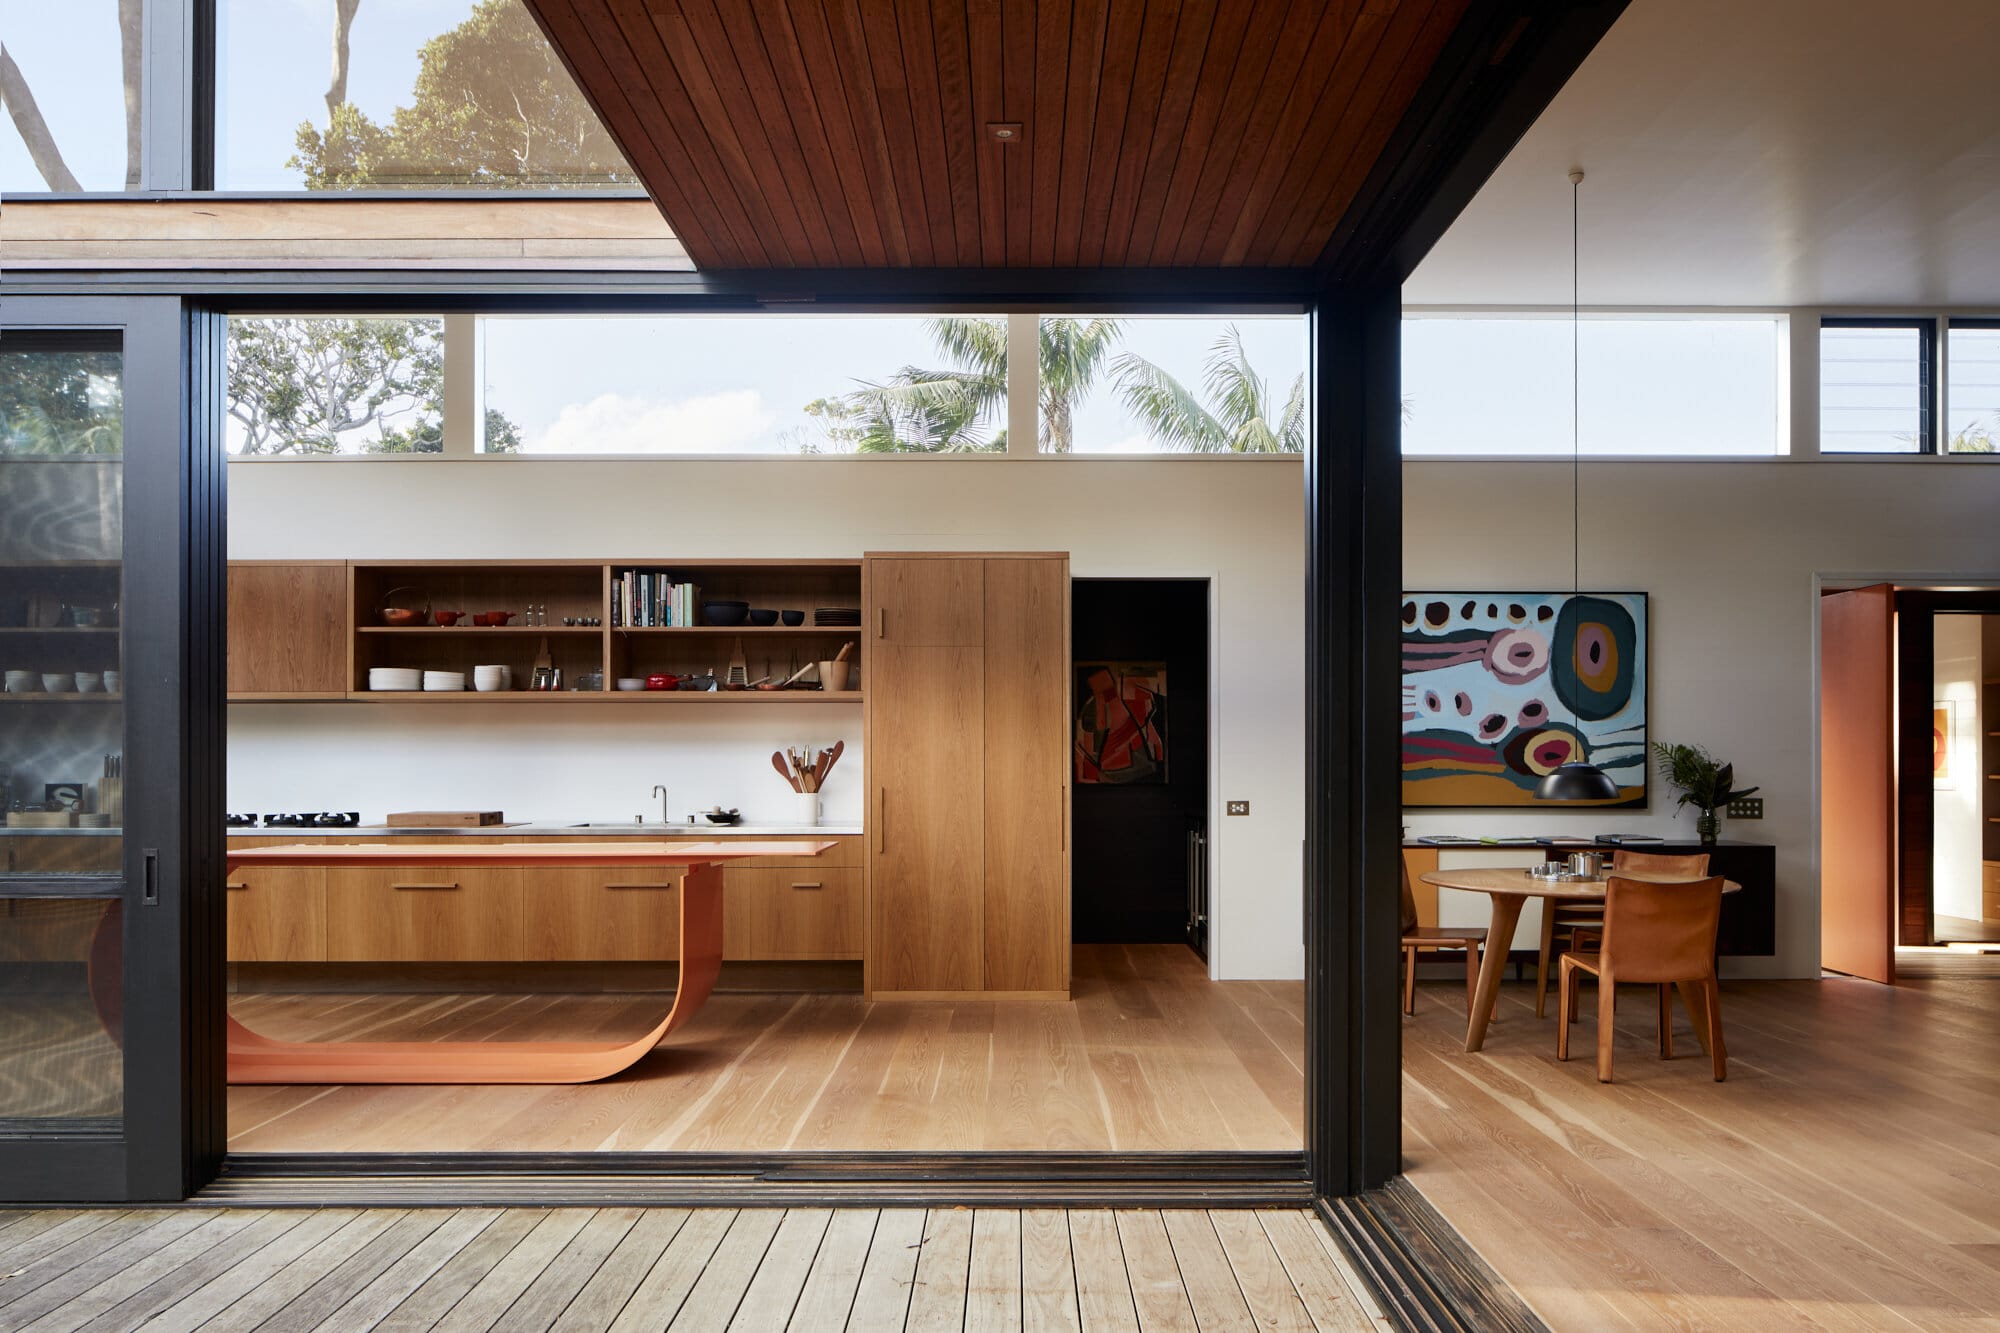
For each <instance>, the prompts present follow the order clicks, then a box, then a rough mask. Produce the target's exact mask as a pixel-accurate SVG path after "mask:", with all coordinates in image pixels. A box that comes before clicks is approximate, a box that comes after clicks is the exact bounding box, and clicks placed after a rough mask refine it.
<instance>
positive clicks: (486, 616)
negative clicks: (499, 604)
mask: <svg viewBox="0 0 2000 1333" xmlns="http://www.w3.org/2000/svg"><path fill="white" fill-rule="evenodd" d="M513 618H514V613H513V612H512V611H481V612H480V613H479V614H478V615H476V616H474V617H473V618H472V623H473V624H475V625H488V626H491V625H504V624H506V623H507V622H508V621H510V620H512V619H513Z"/></svg>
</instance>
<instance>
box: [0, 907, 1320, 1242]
mask: <svg viewBox="0 0 2000 1333" xmlns="http://www.w3.org/2000/svg"><path fill="white" fill-rule="evenodd" d="M1304 1000H1305V989H1304V986H1303V984H1301V983H1298V982H1256V981H1230V982H1212V981H1210V980H1209V979H1208V977H1207V975H1206V973H1205V971H1204V969H1203V964H1202V963H1201V961H1200V960H1199V959H1198V958H1196V957H1195V955H1194V954H1193V953H1191V952H1190V951H1189V950H1187V949H1186V948H1184V947H1181V946H1178V945H1078V946H1077V947H1076V974H1075V988H1074V991H1073V998H1072V999H1071V1001H1070V1002H1069V1003H1068V1004H1051V1003H1049V1002H1047V1001H1039V1000H1035V1001H1013V1002H1007V1001H974V1002H965V1003H910V1002H902V1001H898V1002H895V1003H884V1004H869V1003H868V1002H866V1001H864V1000H863V999H862V998H861V997H860V996H858V995H836V994H786V995H768V994H725V995H718V996H715V997H714V998H712V999H711V1000H710V1001H709V1002H708V1004H707V1006H706V1007H705V1008H704V1009H703V1011H702V1013H701V1015H700V1016H699V1017H698V1018H697V1019H696V1020H695V1021H694V1023H693V1024H691V1025H690V1026H689V1028H688V1029H687V1030H686V1032H685V1034H684V1035H680V1036H676V1037H675V1038H674V1039H673V1040H672V1041H671V1042H670V1043H669V1044H668V1045H665V1046H662V1047H661V1048H659V1049H658V1050H656V1051H654V1052H653V1053H652V1054H651V1055H649V1056H647V1057H646V1058H645V1059H644V1060H642V1061H640V1062H639V1064H638V1065H637V1066H636V1067H635V1068H633V1069H632V1070H630V1071H628V1072H627V1073H625V1074H622V1075H620V1076H618V1077H616V1078H612V1079H606V1080H604V1081H603V1082H600V1083H590V1084H583V1085H579V1086H555V1087H548V1086H540V1087H537V1086H518V1087H331V1088H329V1087H234V1088H231V1089H230V1090H229V1124H230V1136H229V1150H230V1152H231V1153H236V1154H245V1153H321V1152H402V1153H418V1152H421V1153H449V1152H594V1151H622V1152H862V1151H870V1150H881V1149H884V1148H892V1147H893V1148H896V1149H899V1150H905V1151H912V1152H950V1151H963V1152H1017V1151H1045V1152H1047V1151H1054V1152H1105V1151H1119V1152H1186V1151H1203V1152H1206V1151H1217V1150H1222V1151H1228V1150H1232V1149H1234V1150H1242V1151H1248V1152H1296V1151H1298V1150H1299V1149H1300V1147H1301V1145H1302V1144H1303V1141H1304V1138H1303V1136H1304V1110H1305V1081H1304V1074H1303V1069H1304V1061H1305V1028H1304V1024H1303V1019H1302V1008H1303V1005H1304ZM657 1007H658V997H657V996H635V995H620V994H562V995H523V994H506V995H454V994H438V993H415V994H379V993H378V994H356V993H348V992H339V993H324V994H316V993H301V992H298V991H295V990H292V991H285V992H270V993H259V994H237V995H234V996H232V997H231V999H230V1009H231V1012H232V1013H234V1014H235V1015H236V1016H237V1017H238V1018H240V1019H242V1020H243V1021H244V1022H246V1023H248V1024H250V1025H251V1026H252V1027H254V1028H256V1029H257V1030H259V1031H261V1032H264V1033H265V1034H266V1035H269V1036H272V1037H276V1038H279V1039H281V1040H335V1039H368V1040H396V1041H444V1040H477V1039H500V1040H507V1039H515V1040H528V1039H558V1040H559V1039H565V1038H573V1037H585V1036H588V1037H593V1038H598V1039H612V1038H616V1037H617V1036H618V1035H619V1034H621V1033H637V1032H640V1031H643V1030H644V1029H645V1028H646V1026H647V1025H648V1024H649V1023H650V1022H651V1021H652V1019H653V1017H654V1016H655V1013H654V1011H655V1010H656V1009H657ZM0 1244H4V1236H0Z"/></svg>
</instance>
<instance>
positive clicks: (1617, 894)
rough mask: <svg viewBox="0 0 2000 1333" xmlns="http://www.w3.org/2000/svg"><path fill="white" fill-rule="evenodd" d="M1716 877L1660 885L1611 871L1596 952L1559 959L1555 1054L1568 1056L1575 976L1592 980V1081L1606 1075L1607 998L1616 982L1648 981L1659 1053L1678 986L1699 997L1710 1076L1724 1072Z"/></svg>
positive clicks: (1669, 1043)
mask: <svg viewBox="0 0 2000 1333" xmlns="http://www.w3.org/2000/svg"><path fill="white" fill-rule="evenodd" d="M1722 883H1723V881H1722V880H1721V878H1720V877H1713V878H1709V879H1700V880H1694V881H1692V882H1679V883H1665V884H1663V883H1659V882H1656V881H1651V880H1639V879H1623V878H1621V877H1619V876H1618V875H1616V874H1614V875H1612V877H1611V883H1610V885H1609V887H1608V888H1607V890H1606V892H1605V895H1604V927H1603V930H1604V936H1603V942H1602V944H1601V945H1600V946H1599V948H1598V949H1597V950H1596V951H1595V952H1591V953H1584V952H1574V951H1573V952H1570V953H1566V954H1564V955H1563V958H1562V980H1561V993H1562V999H1561V1003H1560V1005H1559V1006H1558V1009H1557V1014H1556V1059H1558V1060H1567V1059H1569V1025H1570V1022H1571V1021H1572V1018H1573V1017H1574V1015H1575V1013H1576V997H1577V985H1578V982H1579V981H1580V980H1581V979H1582V974H1583V973H1585V972H1589V973H1591V974H1592V975H1594V976H1595V977H1596V978H1597V1081H1598V1082H1600V1083H1609V1082H1610V1081H1611V1043H1612V1039H1613V1037H1614V1035H1615V1029H1616V1023H1615V1021H1614V1017H1613V1007H1614V1001H1613V997H1614V996H1615V995H1616V994H1617V992H1618V983H1619V982H1621V981H1628V982H1642V983H1651V984H1653V985H1656V986H1658V987H1659V989H1660V1058H1661V1059H1670V1058H1672V1056H1673V1053H1674V1041H1673V1022H1672V1020H1673V987H1674V986H1675V985H1678V984H1685V985H1687V986H1689V987H1691V988H1694V989H1693V990H1691V992H1690V1004H1689V1007H1690V1008H1691V1009H1692V1008H1693V1007H1694V1006H1693V1003H1692V995H1693V994H1699V995H1700V997H1701V1009H1702V1012H1701V1013H1696V1014H1691V1015H1690V1017H1692V1018H1693V1019H1694V1021H1695V1024H1696V1026H1697V1028H1701V1027H1706V1029H1707V1035H1708V1041H1707V1046H1708V1051H1709V1058H1710V1060H1711V1061H1712V1062H1713V1064H1714V1069H1715V1081H1716V1082H1718V1083H1720V1082H1721V1081H1722V1080H1723V1078H1724V1077H1725V1076H1726V1075H1727V1073H1728V1064H1729V1061H1728V1055H1727V1053H1726V1052H1725V1051H1724V1050H1723V1046H1722V990H1721V987H1720V986H1718V985H1717V984H1716V979H1715V932H1716V927H1717V926H1718V925H1719V924H1720V923H1721V920H1722Z"/></svg>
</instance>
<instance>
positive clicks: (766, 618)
mask: <svg viewBox="0 0 2000 1333" xmlns="http://www.w3.org/2000/svg"><path fill="white" fill-rule="evenodd" d="M750 623H751V624H753V625H775V624H777V623H778V613H777V612H776V611H770V610H766V609H765V608H763V607H761V606H760V607H757V608H756V609H754V610H752V611H751V612H750Z"/></svg>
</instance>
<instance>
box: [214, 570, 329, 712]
mask: <svg viewBox="0 0 2000 1333" xmlns="http://www.w3.org/2000/svg"><path fill="white" fill-rule="evenodd" d="M347 634H348V616H347V567H346V566H345V565H343V564H340V563H337V562H336V563H324V562H319V563H303V564H266V563H263V562H261V561H254V562H248V563H232V564H231V565H230V566H229V669H228V675H229V692H230V693H231V694H237V695H243V694H252V695H286V694H296V695H331V694H340V693H342V692H344V691H345V690H346V689H347Z"/></svg>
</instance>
